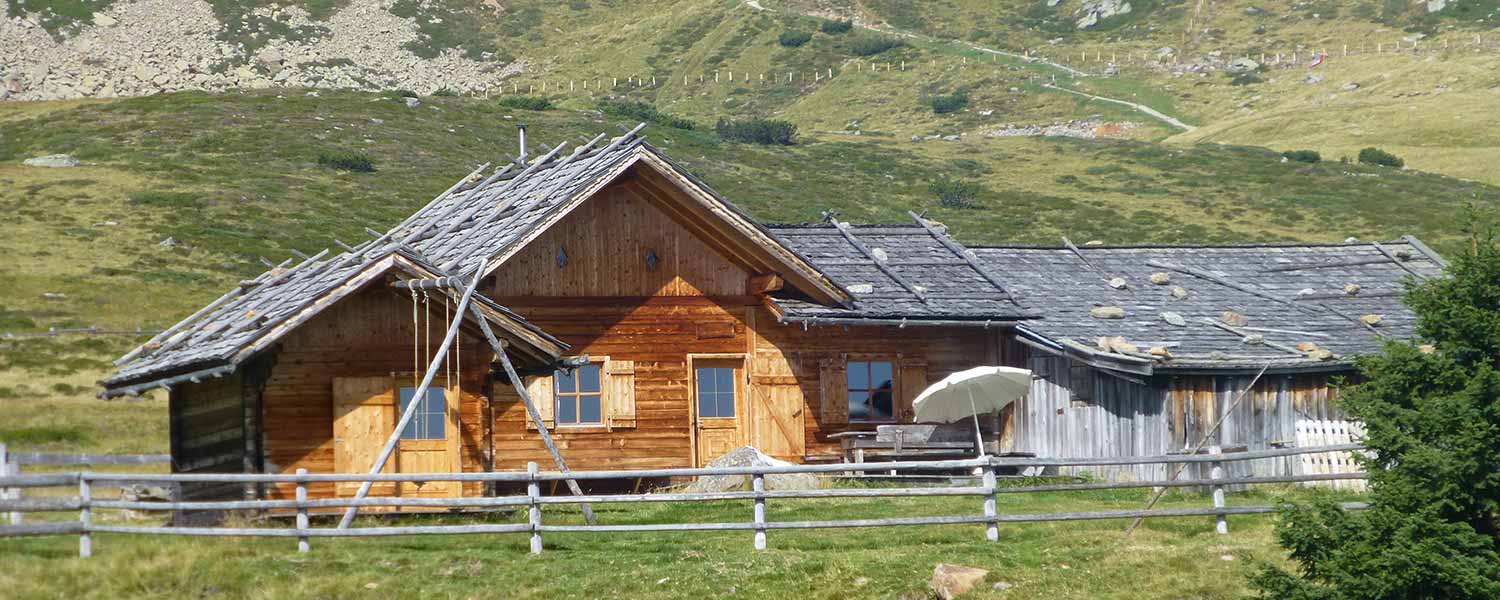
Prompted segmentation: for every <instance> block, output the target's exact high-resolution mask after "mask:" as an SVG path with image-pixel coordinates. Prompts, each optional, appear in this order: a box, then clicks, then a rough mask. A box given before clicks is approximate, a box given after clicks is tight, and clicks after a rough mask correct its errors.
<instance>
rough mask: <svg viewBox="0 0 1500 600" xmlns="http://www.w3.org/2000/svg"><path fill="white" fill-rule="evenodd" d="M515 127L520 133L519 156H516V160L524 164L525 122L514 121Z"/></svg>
mask: <svg viewBox="0 0 1500 600" xmlns="http://www.w3.org/2000/svg"><path fill="white" fill-rule="evenodd" d="M516 129H517V130H519V131H520V133H521V156H519V157H517V158H516V161H517V162H519V163H521V164H523V165H524V164H526V124H525V123H516Z"/></svg>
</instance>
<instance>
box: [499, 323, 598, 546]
mask: <svg viewBox="0 0 1500 600" xmlns="http://www.w3.org/2000/svg"><path fill="white" fill-rule="evenodd" d="M470 309H472V310H473V312H474V317H475V318H476V319H478V320H479V330H480V331H481V332H482V333H484V337H485V339H486V340H488V341H489V343H490V349H491V350H494V352H495V355H496V356H497V357H498V358H499V360H500V365H501V368H503V369H504V370H505V376H506V377H508V378H510V384H511V386H512V387H514V388H515V389H516V394H517V395H519V396H520V397H521V404H523V405H524V406H525V407H526V415H527V416H528V417H529V418H530V419H531V422H532V424H534V425H536V432H537V434H538V435H539V436H540V437H541V438H542V445H543V446H546V447H547V452H549V453H551V454H552V460H553V461H555V462H557V470H558V471H560V472H562V473H564V474H566V473H567V472H568V461H566V460H563V455H562V451H561V450H558V449H557V443H556V442H554V441H552V432H551V431H548V430H547V424H546V423H543V422H542V413H541V412H540V411H538V410H537V408H536V402H534V401H532V399H531V392H529V391H527V390H526V384H525V383H523V382H522V381H521V376H520V374H518V373H516V367H515V365H513V364H511V362H510V355H508V354H507V353H506V352H505V344H504V343H502V342H501V341H500V338H497V337H495V331H494V330H493V329H490V324H489V322H488V321H487V320H485V318H484V315H483V314H482V313H480V312H479V307H478V306H474V305H470ZM567 484H568V491H570V492H572V493H573V495H574V496H582V495H583V488H582V487H580V486H579V485H578V480H576V479H571V478H570V479H568V480H567ZM578 508H579V509H580V510H582V511H583V518H584V520H585V521H587V522H588V524H590V525H593V524H594V509H593V508H591V507H590V506H589V505H588V503H586V502H584V503H580V504H579V505H578Z"/></svg>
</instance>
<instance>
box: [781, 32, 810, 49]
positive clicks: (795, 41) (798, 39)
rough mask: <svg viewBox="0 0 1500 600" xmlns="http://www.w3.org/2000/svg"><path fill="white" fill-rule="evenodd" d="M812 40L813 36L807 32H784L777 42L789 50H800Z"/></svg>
mask: <svg viewBox="0 0 1500 600" xmlns="http://www.w3.org/2000/svg"><path fill="white" fill-rule="evenodd" d="M811 39H812V34H811V33H808V32H806V31H783V32H781V37H778V38H776V42H777V43H779V44H781V45H783V46H786V47H788V48H800V47H802V45H803V44H806V43H807V42H808V41H809V40H811Z"/></svg>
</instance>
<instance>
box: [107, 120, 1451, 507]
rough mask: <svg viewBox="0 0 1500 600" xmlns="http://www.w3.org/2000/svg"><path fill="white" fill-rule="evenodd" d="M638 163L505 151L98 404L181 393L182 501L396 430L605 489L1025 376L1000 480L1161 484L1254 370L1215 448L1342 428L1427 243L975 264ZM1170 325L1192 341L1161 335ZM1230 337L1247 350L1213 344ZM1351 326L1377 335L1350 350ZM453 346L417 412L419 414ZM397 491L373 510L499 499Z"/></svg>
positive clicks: (941, 242) (112, 381) (142, 362)
mask: <svg viewBox="0 0 1500 600" xmlns="http://www.w3.org/2000/svg"><path fill="white" fill-rule="evenodd" d="M636 131H639V128H637V130H635V131H632V132H630V133H628V134H626V135H624V136H620V137H618V138H615V139H613V140H609V141H608V142H607V143H603V144H601V142H602V141H603V137H604V136H602V135H601V136H600V137H598V138H595V139H594V140H593V141H591V142H589V143H588V144H586V145H584V146H581V147H579V148H577V149H576V150H574V151H573V152H571V153H566V154H565V153H563V152H561V150H562V147H561V146H559V147H558V148H557V149H554V150H552V151H551V152H549V153H547V154H545V155H543V156H542V157H540V158H537V159H535V160H529V161H528V160H525V159H524V156H525V151H524V148H523V151H522V156H523V159H522V160H520V161H517V162H516V163H515V164H510V165H507V166H506V167H505V168H503V169H500V170H498V171H496V172H494V173H492V174H490V175H487V176H486V175H483V168H481V169H479V170H476V171H475V172H474V173H473V174H471V175H470V176H469V177H467V178H465V179H463V180H462V181H460V182H459V183H457V184H456V185H454V187H453V188H451V189H449V190H448V191H447V192H445V193H444V194H442V195H440V196H438V197H437V198H436V199H435V200H433V201H432V202H431V203H429V204H428V205H427V206H425V207H424V208H422V209H421V210H419V211H417V212H416V213H415V214H413V215H412V216H411V217H409V218H407V219H406V220H405V221H403V222H402V223H400V224H398V225H397V226H395V227H393V228H392V229H390V230H389V231H387V232H385V233H383V234H380V235H379V237H378V238H376V239H373V240H370V241H367V242H365V243H363V244H360V245H359V246H355V247H350V248H345V250H344V251H342V252H339V253H336V254H335V253H331V252H327V251H325V252H323V253H320V254H318V255H316V256H313V257H310V258H308V259H306V260H303V261H301V262H299V263H297V264H296V265H294V266H289V265H290V263H283V265H281V266H278V267H277V268H275V269H272V270H271V271H269V272H267V273H265V274H263V275H261V276H259V277H257V278H255V279H252V280H249V281H245V282H242V283H241V284H240V285H239V286H238V287H237V288H236V289H235V290H231V291H230V292H229V293H228V294H226V295H225V296H224V297H222V298H220V299H219V300H217V301H215V302H214V303H212V304H210V305H209V306H207V307H205V308H204V309H203V310H200V311H199V312H198V313H195V314H194V315H192V316H190V317H188V318H187V319H185V320H184V321H183V322H182V323H179V324H177V325H175V326H173V327H172V328H170V329H169V330H168V331H167V332H165V333H163V334H162V335H160V336H157V338H155V339H153V340H151V341H150V342H148V343H147V344H145V345H143V346H142V347H141V348H139V349H137V350H135V351H133V352H131V353H130V354H129V355H127V356H126V357H123V358H122V360H121V361H120V364H122V365H123V366H122V368H121V370H120V371H119V372H118V373H116V374H114V375H112V376H111V377H109V378H108V379H106V380H105V381H104V382H102V383H103V385H104V391H103V392H102V395H104V396H117V395H122V394H132V393H140V392H142V391H145V390H148V389H153V388H162V387H166V388H170V390H171V392H170V405H171V419H172V428H171V431H172V455H173V470H174V471H175V472H182V473H191V472H269V473H290V472H294V471H295V470H296V469H298V468H305V469H308V470H309V471H311V472H323V473H326V472H340V473H346V472H348V473H359V472H365V471H367V470H369V469H370V468H372V467H373V465H374V463H375V462H376V457H377V456H378V455H379V453H380V450H381V445H382V444H383V443H384V442H385V440H386V439H387V438H388V437H392V436H393V434H395V424H396V423H397V421H398V419H399V417H400V415H401V413H402V409H404V408H405V407H408V406H410V405H411V404H412V403H414V402H415V403H416V408H415V409H413V410H414V411H415V413H414V414H415V417H414V420H413V422H412V425H411V426H410V427H407V428H405V429H403V430H402V431H401V433H400V434H399V435H396V436H394V437H396V438H398V439H399V443H398V446H397V448H398V450H397V451H396V452H395V454H394V455H393V458H392V460H391V461H390V462H388V463H386V464H385V468H386V469H387V470H391V471H399V472H432V471H462V472H476V471H490V470H518V469H523V468H524V466H525V464H526V462H528V461H536V462H539V463H543V464H548V463H550V462H551V460H552V455H551V453H550V452H549V450H548V448H547V447H546V445H545V443H544V441H545V440H544V437H550V439H551V440H552V442H553V443H554V444H555V446H556V448H557V450H558V452H559V453H560V454H561V455H563V456H565V457H566V460H567V462H568V465H569V467H571V468H575V469H590V470H593V469H624V468H658V467H690V466H696V465H702V464H704V463H706V462H708V461H709V460H712V459H713V458H715V457H717V456H719V455H721V454H723V453H724V452H726V451H728V450H730V449H733V448H735V447H739V446H745V445H750V446H755V447H757V448H759V449H761V450H762V451H764V452H766V453H767V454H770V455H772V456H775V457H778V458H782V459H788V460H794V461H825V460H837V458H838V456H839V452H840V443H839V440H838V439H837V437H838V436H839V435H840V434H847V433H850V432H861V431H872V430H875V429H876V428H877V427H879V426H881V425H889V424H897V423H903V422H909V421H910V419H911V414H912V411H911V401H912V399H913V398H915V396H916V395H917V393H919V392H920V391H921V390H922V389H924V388H925V387H926V385H927V383H928V382H930V381H936V380H937V379H939V378H941V377H944V376H946V375H948V374H950V373H953V372H956V371H959V370H963V369H966V368H969V367H973V366H977V365H985V364H1008V365H1013V366H1024V367H1029V368H1031V369H1032V370H1033V371H1034V372H1035V377H1036V384H1035V388H1034V393H1033V398H1032V399H1031V400H1029V401H1028V402H1026V403H1025V404H1023V405H1021V406H1020V407H1018V409H1017V410H1016V411H1014V413H1012V414H1008V415H1005V416H1004V417H1000V416H997V417H996V418H994V419H992V421H993V423H992V428H993V429H995V430H997V431H1000V432H1002V435H1001V436H1000V437H1001V438H1002V439H1001V440H1000V442H1001V443H1000V445H1001V446H1003V447H1004V448H1006V449H1017V450H1025V451H1030V452H1035V453H1037V454H1040V455H1043V456H1047V455H1060V454H1067V455H1100V456H1110V455H1117V454H1132V453H1135V454H1142V453H1144V454H1155V453H1161V452H1164V451H1166V450H1171V449H1180V448H1183V447H1188V446H1191V445H1193V444H1196V443H1197V442H1199V441H1200V439H1199V438H1201V437H1202V435H1203V433H1204V432H1205V430H1206V428H1205V423H1208V422H1210V421H1212V420H1214V418H1215V416H1216V415H1217V414H1218V411H1221V410H1224V408H1225V407H1227V406H1228V405H1229V403H1230V398H1229V396H1230V392H1229V391H1230V390H1233V389H1235V388H1234V386H1235V385H1241V386H1243V385H1246V383H1245V382H1246V381H1247V380H1248V379H1249V378H1250V377H1251V376H1253V375H1254V374H1255V373H1256V372H1257V371H1258V370H1259V369H1260V368H1261V367H1263V366H1265V365H1270V366H1269V367H1267V368H1266V369H1267V370H1266V373H1265V375H1263V376H1262V379H1261V381H1260V382H1258V383H1257V389H1259V390H1263V392H1264V393H1259V392H1258V393H1257V400H1255V401H1253V402H1247V403H1246V404H1245V405H1244V408H1241V409H1237V410H1238V411H1240V412H1243V413H1244V416H1243V417H1241V416H1236V417H1235V420H1234V421H1233V423H1232V424H1231V425H1230V426H1228V427H1226V428H1225V429H1224V431H1223V432H1222V433H1221V434H1219V436H1218V437H1219V438H1221V439H1217V440H1214V441H1216V442H1218V443H1222V444H1226V445H1227V444H1233V443H1243V444H1244V445H1249V446H1252V447H1263V446H1268V445H1274V444H1277V443H1285V442H1286V441H1287V440H1288V439H1289V438H1288V435H1289V433H1288V432H1287V428H1286V426H1285V423H1286V422H1288V419H1295V418H1300V417H1302V416H1308V417H1313V416H1316V417H1336V416H1337V413H1336V412H1334V409H1333V408H1331V407H1329V406H1328V404H1327V396H1329V395H1331V394H1332V391H1331V389H1330V386H1329V382H1330V378H1331V377H1335V376H1338V375H1340V374H1343V373H1346V372H1347V371H1348V369H1349V362H1348V360H1349V358H1350V357H1351V356H1352V355H1354V354H1357V353H1360V352H1366V351H1370V350H1372V349H1374V348H1375V347H1376V346H1377V345H1378V341H1379V338H1378V335H1388V336H1391V337H1402V336H1405V335H1407V334H1408V333H1409V321H1410V315H1409V314H1408V313H1407V312H1406V311H1405V310H1404V309H1403V308H1402V307H1401V306H1400V304H1399V302H1398V296H1397V293H1398V292H1399V290H1398V289H1397V287H1398V280H1399V279H1400V277H1401V276H1403V275H1404V274H1407V273H1408V271H1410V272H1411V273H1415V274H1420V275H1421V276H1430V275H1433V274H1437V273H1438V272H1439V271H1440V264H1441V263H1440V259H1438V258H1437V257H1436V256H1435V255H1432V254H1431V253H1430V252H1428V251H1427V250H1426V249H1425V247H1422V246H1421V244H1420V243H1419V242H1416V241H1415V240H1407V241H1403V242H1400V243H1392V244H1388V245H1382V246H1374V245H1371V244H1340V245H1326V246H1300V247H1292V246H1285V247H1282V246H1251V247H1172V248H1166V247H1157V248H1120V247H1108V248H1105V247H1097V248H1096V247H1085V248H1081V249H1078V248H1072V247H1063V248H1021V247H1004V248H1002V247H990V248H973V249H971V248H966V247H964V246H962V245H960V244H959V243H958V242H956V241H955V240H953V239H952V238H951V237H950V236H949V235H948V234H947V232H946V230H945V228H943V227H942V226H941V225H940V224H937V223H935V222H932V221H930V220H927V219H925V218H922V217H921V216H918V215H912V221H911V222H910V223H908V224H902V225H871V226H864V225H859V226H854V225H849V224H847V223H842V222H839V221H838V220H837V219H836V218H832V217H830V218H828V219H826V220H825V222H824V223H821V224H815V225H776V226H768V225H764V224H761V223H759V222H757V221H755V220H754V219H752V218H750V217H749V216H748V215H746V214H744V213H743V212H741V211H739V210H738V209H737V208H735V207H734V206H733V205H732V204H731V203H730V202H729V201H728V200H726V199H724V198H723V197H721V196H719V195H718V194H716V193H715V192H714V191H713V190H712V189H710V188H709V187H708V186H707V185H705V184H704V183H703V182H701V181H699V180H697V179H696V178H694V177H692V176H691V175H690V174H689V173H687V172H686V171H685V170H684V169H682V168H681V167H680V166H679V165H677V164H676V163H674V162H672V161H671V160H670V159H669V158H668V157H667V156H666V155H665V154H664V153H662V152H661V151H660V150H659V149H657V148H655V147H652V146H651V145H649V144H647V143H646V142H645V140H644V139H643V138H642V137H640V136H639V135H637V134H636ZM1157 262H1161V263H1162V266H1157V265H1155V263H1157ZM1156 271H1165V272H1167V273H1168V274H1169V276H1170V278H1171V284H1170V285H1156V284H1155V283H1152V281H1153V279H1152V277H1154V274H1155V272H1156ZM476 277H478V278H479V279H476ZM1115 278H1121V279H1123V281H1124V284H1123V286H1116V285H1114V284H1113V283H1112V281H1113V280H1114V279H1115ZM445 280H446V281H449V282H454V281H466V282H467V281H478V284H477V285H478V288H477V289H478V292H477V293H476V294H474V296H473V298H474V300H473V301H474V302H475V303H476V304H475V305H476V306H477V307H478V311H477V313H467V312H466V314H464V315H457V314H456V313H457V312H458V308H457V305H458V300H459V298H460V296H461V294H460V293H459V291H458V290H457V289H454V287H453V286H451V285H450V286H444V285H428V284H431V283H432V282H442V281H445ZM424 282H425V283H424ZM1346 283H1349V284H1359V285H1361V286H1363V287H1362V288H1361V291H1360V292H1359V293H1358V294H1353V295H1351V294H1347V293H1345V292H1343V291H1342V286H1343V285H1344V284H1346ZM1177 286H1181V287H1182V288H1183V289H1185V290H1186V296H1185V297H1184V298H1177V297H1176V296H1174V295H1173V293H1172V290H1173V289H1174V288H1175V287H1177ZM1303 287H1308V288H1311V289H1312V290H1313V292H1312V293H1311V294H1299V290H1300V289H1302V288H1303ZM1340 294H1342V295H1340ZM1096 305H1097V306H1096ZM1097 308H1116V309H1118V310H1119V311H1120V312H1122V313H1123V314H1121V315H1120V316H1121V317H1122V318H1098V317H1097V316H1095V315H1094V314H1091V311H1092V312H1097V313H1099V314H1100V315H1103V314H1105V313H1110V314H1113V312H1114V311H1103V312H1100V311H1094V309H1097ZM1169 311H1171V312H1175V313H1177V314H1179V315H1180V319H1181V320H1183V321H1184V324H1180V325H1179V324H1174V323H1173V322H1171V321H1172V320H1170V319H1169V320H1168V321H1162V322H1158V321H1160V319H1161V318H1162V317H1160V316H1159V315H1158V313H1162V312H1169ZM1225 311H1234V313H1235V314H1236V315H1243V317H1244V318H1245V319H1247V320H1248V323H1240V322H1238V321H1235V320H1234V319H1231V321H1233V322H1231V323H1228V324H1224V323H1219V324H1213V325H1210V324H1209V323H1207V322H1206V321H1204V319H1206V318H1214V319H1222V318H1224V317H1225V314H1224V313H1225ZM1366 314H1380V315H1383V319H1382V320H1381V321H1379V322H1378V323H1372V324H1369V325H1364V324H1358V323H1356V322H1354V321H1351V320H1350V319H1355V320H1357V319H1358V318H1359V317H1360V316H1361V315H1366ZM476 315H479V316H483V320H479V319H478V316H476ZM460 316H461V317H462V318H463V320H462V322H461V325H460V327H459V330H458V335H457V343H456V346H455V348H454V350H453V351H452V352H451V353H449V354H447V355H445V356H446V358H445V360H443V361H441V362H442V364H443V367H442V370H441V372H439V373H437V374H436V375H435V380H436V383H435V384H434V388H433V390H431V393H429V394H425V397H423V398H413V396H414V395H415V392H416V391H417V389H418V388H419V387H420V386H419V385H418V384H417V379H419V377H420V376H421V375H423V373H421V371H423V370H424V369H425V368H426V365H427V364H428V362H429V360H431V358H432V357H433V356H434V355H435V354H438V352H437V346H439V345H441V343H442V341H443V337H444V336H443V334H444V330H446V329H447V327H448V324H449V322H450V321H451V320H452V319H454V318H458V317H460ZM1236 323H1238V324H1236ZM1226 328H1227V329H1226ZM486 329H489V330H492V331H493V332H494V334H495V335H496V337H497V338H498V339H496V340H495V341H494V342H495V343H491V342H490V340H488V339H487V337H488V336H487V335H486V334H485V330H486ZM1235 330H1238V331H1239V332H1237V333H1230V332H1231V331H1235ZM1288 332H1296V333H1288ZM1113 336H1120V337H1123V338H1124V340H1123V341H1118V340H1117V341H1115V342H1113V343H1111V342H1109V341H1108V340H1106V342H1105V344H1104V345H1103V346H1102V347H1101V346H1100V344H1099V343H1098V342H1097V341H1096V339H1095V338H1098V337H1106V338H1108V337H1113ZM1257 336H1259V338H1258V340H1257V341H1256V342H1255V343H1247V342H1250V341H1251V340H1250V339H1247V338H1256V337H1257ZM1308 341H1310V342H1315V343H1317V344H1318V347H1317V349H1310V348H1304V349H1301V350H1297V349H1295V344H1298V343H1301V342H1308ZM496 344H501V345H503V348H504V352H505V355H504V357H505V358H506V359H508V361H509V362H510V363H513V364H514V366H515V368H516V370H517V371H518V374H517V377H518V378H519V379H520V380H519V381H511V378H510V377H509V376H508V375H507V373H506V371H505V370H504V369H502V368H500V366H498V365H497V359H498V358H500V355H497V354H495V352H494V349H495V348H497V347H499V346H497V345H496ZM1130 344H1134V345H1135V347H1131V346H1130ZM1155 346H1160V347H1161V348H1163V349H1165V350H1164V352H1165V353H1169V354H1170V356H1167V355H1165V354H1161V353H1158V354H1152V349H1153V348H1154V347H1155ZM1288 346H1290V347H1292V348H1293V349H1292V350H1288V349H1287V347H1288ZM1325 351H1326V352H1328V354H1326V355H1325V354H1324V352H1325ZM1294 354H1295V356H1294ZM522 389H524V390H526V391H527V395H528V396H529V397H530V398H531V400H532V402H533V404H534V407H535V409H536V413H537V414H536V416H535V418H532V417H531V416H529V413H528V410H527V406H526V403H525V402H524V401H523V400H522V397H521V394H520V390H522ZM1273 392H1274V393H1273ZM1263 397H1264V398H1263ZM1273 397H1274V401H1273V400H1270V399H1266V398H1273ZM1299 411H1300V412H1299ZM1236 415H1239V412H1237V413H1236ZM542 430H545V432H546V433H548V434H550V435H548V436H543V431H542ZM1118 475H1120V476H1126V475H1131V474H1128V473H1121V474H1118ZM403 486H405V487H403V488H402V489H393V488H386V489H380V488H378V487H377V488H376V490H375V493H386V494H389V493H396V494H402V495H427V496H454V495H463V496H474V495H483V494H490V493H494V490H490V489H484V488H483V487H482V486H479V485H477V484H465V485H457V484H451V483H448V484H444V483H440V482H434V483H429V484H425V485H421V486H417V485H408V484H403ZM353 487H354V486H344V485H340V486H332V485H325V486H313V487H312V489H311V490H310V491H311V493H312V495H313V496H314V497H333V496H344V495H350V494H354V493H355V490H354V489H353ZM291 491H292V490H291V488H290V486H284V487H278V486H266V487H264V488H261V487H247V488H243V489H229V490H226V489H216V488H211V487H204V488H199V489H195V490H192V491H191V492H190V493H189V495H190V496H197V497H204V496H225V495H247V496H251V497H278V498H284V497H288V496H289V495H290V494H291Z"/></svg>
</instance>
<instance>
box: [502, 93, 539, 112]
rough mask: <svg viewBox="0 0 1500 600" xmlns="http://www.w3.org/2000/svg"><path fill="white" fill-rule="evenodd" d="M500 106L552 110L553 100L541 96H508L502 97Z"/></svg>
mask: <svg viewBox="0 0 1500 600" xmlns="http://www.w3.org/2000/svg"><path fill="white" fill-rule="evenodd" d="M500 107H501V108H516V109H521V110H552V100H550V99H547V98H543V97H541V96H506V97H504V98H501V99H500Z"/></svg>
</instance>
